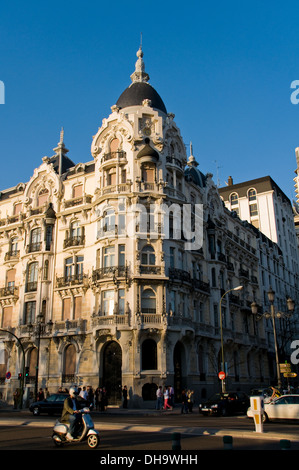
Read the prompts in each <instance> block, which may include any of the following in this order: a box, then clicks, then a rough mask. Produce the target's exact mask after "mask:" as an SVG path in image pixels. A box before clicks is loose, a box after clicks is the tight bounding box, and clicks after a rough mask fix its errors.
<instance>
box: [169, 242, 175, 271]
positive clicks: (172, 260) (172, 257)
mask: <svg viewBox="0 0 299 470" xmlns="http://www.w3.org/2000/svg"><path fill="white" fill-rule="evenodd" d="M169 256H170V260H169V264H170V267H171V268H174V267H175V248H173V247H172V246H171V247H170V249H169Z"/></svg>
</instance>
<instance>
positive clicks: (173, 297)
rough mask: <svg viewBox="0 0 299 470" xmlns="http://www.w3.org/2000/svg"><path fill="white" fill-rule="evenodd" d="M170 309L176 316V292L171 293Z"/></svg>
mask: <svg viewBox="0 0 299 470" xmlns="http://www.w3.org/2000/svg"><path fill="white" fill-rule="evenodd" d="M169 309H170V312H169V313H171V314H172V315H175V312H176V291H174V290H172V291H170V302H169Z"/></svg>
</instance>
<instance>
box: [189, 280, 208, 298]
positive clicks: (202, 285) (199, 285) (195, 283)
mask: <svg viewBox="0 0 299 470" xmlns="http://www.w3.org/2000/svg"><path fill="white" fill-rule="evenodd" d="M192 287H193V288H194V289H198V290H201V291H202V292H205V293H207V294H209V293H210V284H209V283H208V282H204V281H201V280H199V279H192Z"/></svg>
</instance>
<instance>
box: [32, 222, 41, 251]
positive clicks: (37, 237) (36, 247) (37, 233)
mask: <svg viewBox="0 0 299 470" xmlns="http://www.w3.org/2000/svg"><path fill="white" fill-rule="evenodd" d="M41 234H42V229H41V228H40V227H37V228H34V229H33V230H31V234H30V246H29V252H30V253H31V252H32V251H40V250H41Z"/></svg>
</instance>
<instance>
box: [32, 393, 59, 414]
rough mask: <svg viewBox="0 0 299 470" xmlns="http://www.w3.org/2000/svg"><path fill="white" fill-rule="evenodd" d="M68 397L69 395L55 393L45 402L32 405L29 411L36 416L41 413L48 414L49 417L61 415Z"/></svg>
mask: <svg viewBox="0 0 299 470" xmlns="http://www.w3.org/2000/svg"><path fill="white" fill-rule="evenodd" d="M66 397H68V394H65V393H54V394H53V395H50V396H49V397H48V398H45V399H44V400H41V401H36V402H34V403H31V405H30V406H29V411H32V413H33V414H34V415H35V416H38V415H40V414H41V413H47V414H49V415H54V414H61V413H62V409H63V403H64V400H65V399H66Z"/></svg>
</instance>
